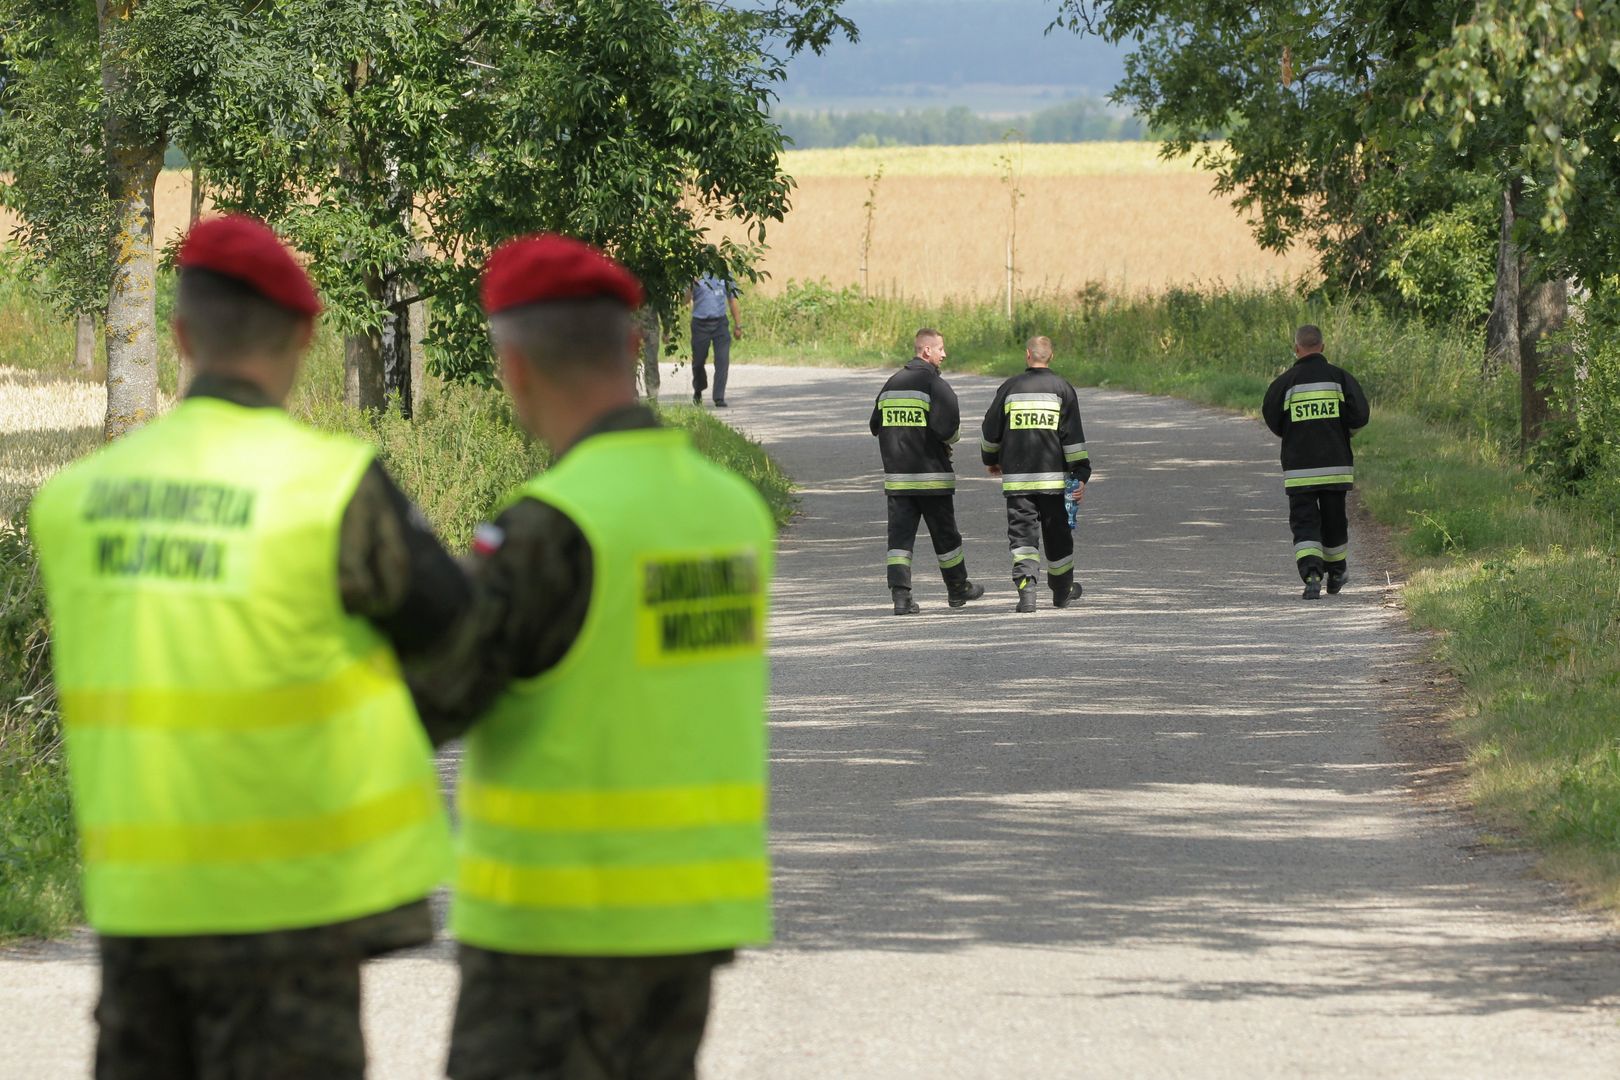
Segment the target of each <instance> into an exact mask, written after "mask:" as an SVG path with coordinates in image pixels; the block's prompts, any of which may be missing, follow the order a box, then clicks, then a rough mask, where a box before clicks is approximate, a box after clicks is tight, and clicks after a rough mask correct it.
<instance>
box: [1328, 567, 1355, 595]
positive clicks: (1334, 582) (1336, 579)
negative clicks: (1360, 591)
mask: <svg viewBox="0 0 1620 1080" xmlns="http://www.w3.org/2000/svg"><path fill="white" fill-rule="evenodd" d="M1349 576H1350V574H1349V573H1348V572H1347V571H1343V570H1341V571H1339V572H1338V573H1337V574H1335V573H1334V572H1333V571H1331V570H1329V571H1328V578H1327V589H1328V595H1329V596H1337V595H1339V590H1340V589H1342V588H1344V582H1345V579H1346V578H1348V577H1349Z"/></svg>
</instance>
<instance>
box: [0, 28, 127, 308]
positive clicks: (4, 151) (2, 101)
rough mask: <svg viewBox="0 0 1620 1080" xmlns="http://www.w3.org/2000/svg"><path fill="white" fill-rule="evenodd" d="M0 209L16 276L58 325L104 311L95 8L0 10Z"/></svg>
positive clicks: (106, 266) (104, 206)
mask: <svg viewBox="0 0 1620 1080" xmlns="http://www.w3.org/2000/svg"><path fill="white" fill-rule="evenodd" d="M0 56H3V57H5V58H6V64H5V68H4V69H3V72H0V75H3V77H0V172H6V173H9V174H10V182H9V183H6V184H0V206H4V207H6V208H7V209H9V210H12V211H14V212H15V213H16V214H17V215H18V217H19V219H20V224H19V226H18V232H17V234H16V239H17V240H18V241H20V242H21V243H20V258H21V263H22V268H23V269H25V270H26V272H27V273H28V275H29V276H30V277H31V278H32V279H33V280H34V281H35V282H36V283H37V287H38V288H39V290H40V291H41V293H42V294H43V295H44V296H45V297H46V298H47V299H48V300H49V301H50V302H51V305H52V306H53V307H54V308H55V309H56V310H57V311H58V312H60V313H61V314H63V315H68V316H71V315H77V314H80V313H91V312H97V311H100V310H101V308H102V307H103V306H104V305H105V304H106V302H107V282H108V281H109V279H110V278H111V275H112V258H111V252H112V249H111V241H112V228H111V220H112V204H111V200H110V199H109V197H108V194H107V164H106V159H105V156H104V155H103V154H102V152H101V142H102V133H101V116H100V114H99V112H98V110H97V108H96V104H97V102H98V100H99V98H100V95H101V69H100V60H99V54H98V52H97V48H96V13H95V8H94V7H93V6H90V5H86V4H78V3H67V2H60V3H44V4H41V3H34V2H28V0H0Z"/></svg>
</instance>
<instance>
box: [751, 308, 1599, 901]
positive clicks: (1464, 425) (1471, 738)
mask: <svg viewBox="0 0 1620 1080" xmlns="http://www.w3.org/2000/svg"><path fill="white" fill-rule="evenodd" d="M748 316H749V327H750V330H751V331H752V344H751V346H750V351H751V353H752V354H753V356H758V355H761V354H763V355H765V356H767V357H769V358H771V359H773V360H775V361H777V362H786V363H809V364H837V365H848V366H869V365H874V364H884V365H892V364H895V363H897V362H899V361H901V360H903V359H905V358H906V357H908V356H910V355H911V341H910V338H911V334H912V332H913V331H914V330H915V329H916V328H917V327H919V326H934V327H937V328H938V329H940V330H941V331H942V332H943V333H944V334H945V337H946V342H945V343H946V347H947V349H948V350H949V354H950V355H949V359H948V361H947V368H948V369H954V370H966V371H975V372H983V373H988V374H1010V373H1012V372H1015V371H1018V370H1020V369H1021V368H1022V364H1023V348H1022V341H1023V340H1024V339H1025V337H1026V336H1028V335H1031V334H1034V333H1043V334H1046V335H1048V336H1050V337H1051V338H1053V340H1054V344H1055V345H1056V348H1057V359H1056V363H1055V366H1056V367H1057V368H1058V370H1060V371H1061V372H1062V373H1063V374H1065V375H1066V376H1068V377H1069V378H1070V379H1071V380H1073V381H1075V382H1077V383H1080V384H1083V385H1090V386H1104V387H1115V388H1119V389H1126V390H1135V391H1141V392H1146V393H1153V394H1163V395H1169V396H1175V397H1182V398H1186V399H1189V400H1192V401H1198V402H1204V403H1208V404H1213V405H1219V406H1224V407H1227V408H1233V409H1239V410H1243V411H1245V412H1248V413H1251V414H1253V413H1255V412H1257V410H1258V404H1259V401H1260V398H1261V396H1262V395H1263V393H1264V391H1265V388H1266V386H1267V384H1268V383H1269V382H1270V380H1271V379H1272V378H1273V377H1274V376H1275V375H1276V374H1277V373H1278V372H1279V371H1281V370H1282V369H1283V368H1284V367H1286V366H1287V365H1288V364H1289V363H1291V362H1292V354H1291V351H1290V348H1289V345H1290V335H1291V332H1292V329H1293V327H1294V326H1296V325H1298V324H1300V323H1304V322H1315V323H1318V324H1319V325H1321V326H1322V328H1323V330H1324V332H1325V334H1326V337H1327V342H1328V347H1327V350H1326V351H1327V354H1328V356H1329V357H1330V358H1331V359H1333V360H1334V361H1335V362H1337V363H1340V364H1342V365H1344V366H1345V367H1347V368H1349V369H1350V370H1351V371H1352V372H1354V373H1355V374H1356V376H1357V377H1358V379H1360V381H1361V382H1362V384H1363V385H1364V386H1365V387H1366V389H1367V391H1368V395H1369V397H1371V399H1372V401H1373V421H1372V423H1371V424H1370V425H1369V426H1368V428H1367V429H1366V431H1364V432H1363V433H1362V434H1361V435H1360V436H1358V437H1357V439H1356V461H1357V476H1358V480H1359V481H1360V483H1359V484H1358V491H1359V493H1360V497H1361V499H1362V500H1363V502H1364V503H1365V505H1366V506H1367V507H1368V509H1369V510H1370V511H1371V512H1372V513H1373V514H1374V516H1376V517H1377V518H1378V519H1379V520H1380V521H1383V522H1385V523H1386V524H1388V525H1390V526H1391V527H1392V528H1393V529H1394V532H1395V537H1396V539H1397V541H1398V544H1399V547H1400V550H1401V552H1402V554H1403V555H1404V557H1405V558H1406V559H1407V561H1408V568H1409V570H1410V571H1411V573H1410V577H1409V580H1408V585H1407V588H1406V589H1405V593H1404V595H1405V601H1406V606H1407V610H1408V612H1409V614H1410V617H1411V619H1412V621H1413V622H1414V623H1415V624H1416V625H1417V626H1420V627H1424V628H1428V629H1432V630H1435V631H1438V632H1439V635H1438V645H1437V646H1436V653H1437V658H1438V659H1439V660H1440V661H1441V662H1442V663H1444V664H1445V665H1446V666H1448V667H1449V668H1451V669H1452V670H1453V671H1455V672H1456V673H1457V675H1458V676H1459V678H1460V682H1461V685H1462V687H1463V694H1464V701H1463V702H1462V705H1461V708H1460V709H1458V710H1457V715H1456V717H1455V720H1454V728H1455V731H1456V733H1457V734H1458V736H1459V737H1460V738H1461V740H1462V742H1463V745H1464V746H1465V747H1466V748H1467V754H1468V763H1469V766H1470V769H1469V781H1468V784H1469V787H1468V790H1469V795H1470V797H1471V799H1472V801H1473V803H1474V805H1475V806H1476V808H1477V809H1478V810H1479V811H1480V813H1481V814H1482V816H1483V817H1484V818H1485V820H1487V821H1488V822H1490V823H1491V824H1492V826H1493V827H1495V828H1498V829H1502V830H1506V831H1508V832H1510V833H1511V834H1512V835H1514V836H1516V837H1517V838H1518V839H1519V841H1520V842H1521V843H1526V844H1528V845H1530V846H1532V847H1533V848H1534V849H1535V850H1537V851H1538V852H1539V853H1540V854H1541V855H1542V856H1543V865H1544V867H1545V868H1546V870H1547V872H1549V873H1551V874H1554V875H1557V876H1560V877H1563V878H1565V879H1567V880H1570V881H1573V882H1575V883H1577V884H1578V885H1579V886H1581V887H1582V888H1583V889H1584V890H1585V892H1586V894H1587V895H1588V896H1589V897H1591V898H1592V899H1593V900H1594V901H1596V902H1598V903H1601V904H1603V905H1604V906H1606V907H1608V908H1609V909H1611V910H1620V562H1617V560H1616V557H1615V547H1616V538H1617V537H1616V532H1617V529H1616V523H1615V521H1614V519H1613V517H1612V514H1611V512H1610V511H1609V510H1608V509H1607V506H1608V504H1602V503H1598V502H1596V501H1594V502H1581V501H1579V500H1577V499H1573V498H1570V497H1567V496H1564V495H1560V494H1558V493H1557V492H1556V491H1555V490H1553V489H1552V488H1551V486H1550V485H1544V484H1542V483H1541V482H1540V479H1539V478H1538V477H1537V476H1536V475H1535V474H1533V473H1530V472H1527V471H1526V470H1525V469H1524V468H1522V467H1521V466H1520V464H1519V463H1518V460H1517V452H1516V446H1517V437H1518V409H1517V399H1516V392H1517V376H1516V375H1514V374H1511V373H1510V374H1509V375H1508V376H1506V377H1504V378H1501V379H1497V380H1485V379H1483V378H1482V377H1481V375H1480V365H1479V357H1480V355H1481V351H1482V348H1481V342H1480V339H1479V335H1478V334H1477V332H1475V331H1474V330H1471V329H1466V328H1462V329H1459V328H1455V327H1446V326H1432V325H1427V324H1424V323H1422V322H1417V321H1414V320H1410V319H1404V318H1398V317H1393V316H1391V315H1389V314H1387V313H1384V312H1381V311H1379V310H1377V309H1375V308H1371V307H1367V306H1361V305H1355V304H1326V303H1314V302H1307V301H1306V300H1304V299H1302V298H1301V297H1299V296H1297V295H1295V294H1293V293H1291V292H1287V291H1282V290H1277V291H1259V292H1229V293H1220V294H1214V295H1206V294H1199V293H1196V292H1189V291H1176V292H1172V293H1169V294H1167V295H1165V296H1161V297H1157V298H1151V299H1114V298H1110V297H1108V296H1105V295H1103V294H1101V293H1100V292H1098V291H1097V290H1095V289H1090V290H1086V291H1083V292H1081V293H1077V294H1070V295H1063V296H1041V297H1032V298H1026V299H1024V300H1023V301H1022V302H1021V303H1020V305H1019V309H1018V312H1017V318H1016V319H1015V320H1014V321H1013V322H1012V323H1009V322H1008V320H1007V319H1006V316H1005V313H1004V312H1003V311H1001V310H998V308H997V307H996V306H995V305H985V304H978V305H975V304H941V305H923V304H915V303H908V302H904V301H897V300H893V299H889V298H877V299H871V300H863V299H861V298H860V297H858V296H857V295H855V294H854V293H853V292H851V291H848V290H845V291H841V292H840V291H834V290H830V289H827V288H825V287H821V286H815V285H811V286H803V285H797V286H792V287H789V288H787V289H786V290H784V293H783V295H782V296H780V297H778V298H774V299H773V298H760V297H756V298H754V299H753V300H752V301H751V302H750V310H749V312H748ZM750 358H752V357H750ZM1100 454H1101V456H1100V459H1099V460H1100V465H1099V467H1100V468H1102V469H1104V470H1106V468H1107V457H1106V454H1105V453H1101V452H1100ZM1278 513H1279V518H1281V516H1282V514H1283V509H1282V507H1281V506H1279V508H1278Z"/></svg>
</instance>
